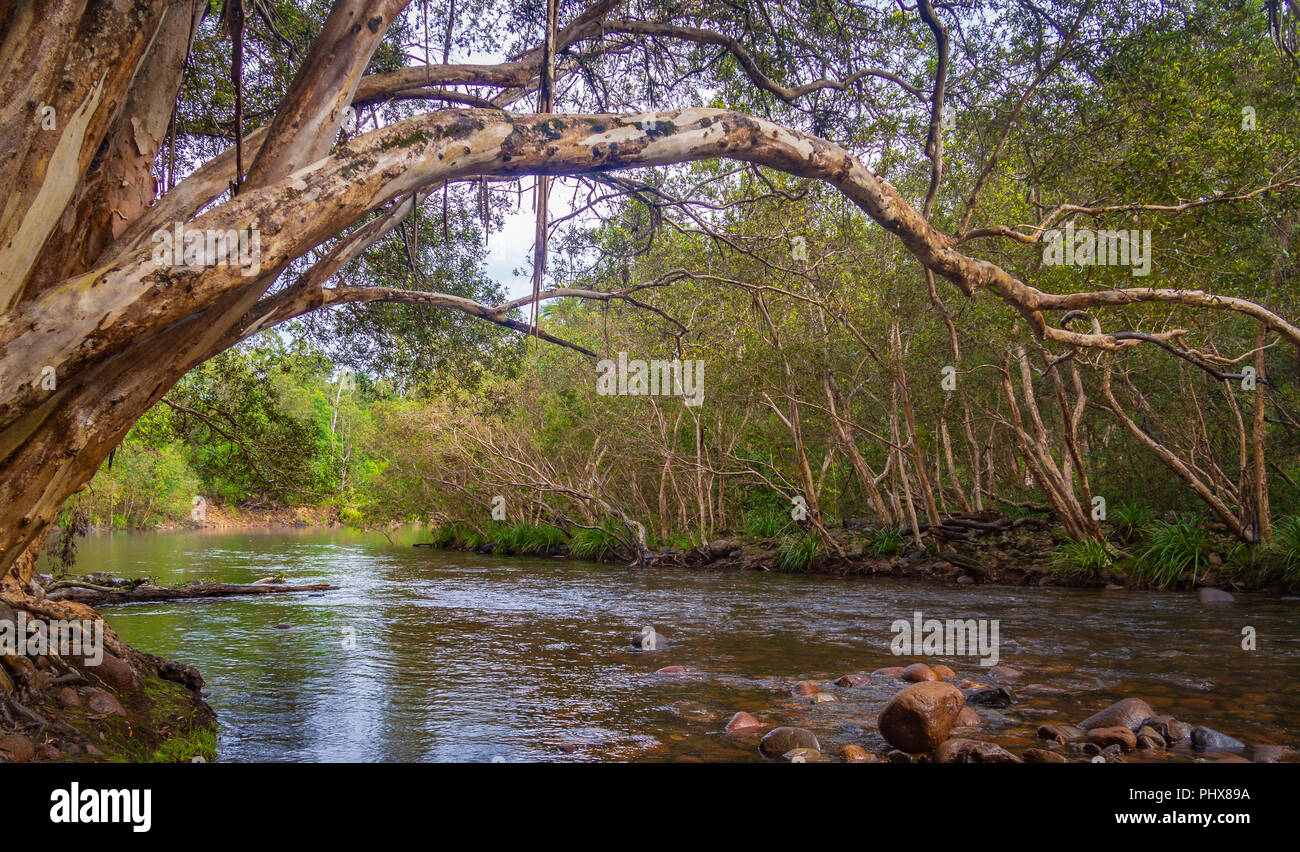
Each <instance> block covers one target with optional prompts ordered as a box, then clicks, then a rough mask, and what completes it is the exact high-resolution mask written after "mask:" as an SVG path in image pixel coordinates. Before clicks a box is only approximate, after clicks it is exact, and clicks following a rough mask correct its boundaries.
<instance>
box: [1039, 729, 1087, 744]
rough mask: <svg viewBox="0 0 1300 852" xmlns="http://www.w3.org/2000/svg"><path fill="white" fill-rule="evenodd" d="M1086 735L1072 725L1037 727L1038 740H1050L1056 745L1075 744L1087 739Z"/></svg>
mask: <svg viewBox="0 0 1300 852" xmlns="http://www.w3.org/2000/svg"><path fill="white" fill-rule="evenodd" d="M1087 736H1088V735H1087V734H1086V733H1084V732H1083V730H1082V729H1080V728H1076V727H1075V726H1074V725H1039V726H1038V737H1039V739H1044V740H1051V741H1052V742H1057V743H1077V742H1080V741H1081V740H1084V739H1086V738H1087Z"/></svg>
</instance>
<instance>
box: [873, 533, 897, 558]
mask: <svg viewBox="0 0 1300 852" xmlns="http://www.w3.org/2000/svg"><path fill="white" fill-rule="evenodd" d="M902 546H903V531H902V530H898V529H894V528H893V527H886V528H884V529H879V530H873V531H872V533H871V535H870V536H869V537H868V538H867V550H868V551H869V552H871V553H873V554H875V555H876V556H893V555H894V554H895V553H897V552H898V550H899V548H901V547H902Z"/></svg>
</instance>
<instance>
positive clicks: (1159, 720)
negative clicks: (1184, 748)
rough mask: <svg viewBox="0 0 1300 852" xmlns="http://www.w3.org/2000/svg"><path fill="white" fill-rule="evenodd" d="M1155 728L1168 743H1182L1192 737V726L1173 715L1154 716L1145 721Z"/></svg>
mask: <svg viewBox="0 0 1300 852" xmlns="http://www.w3.org/2000/svg"><path fill="white" fill-rule="evenodd" d="M1144 724H1146V725H1149V726H1150V727H1152V728H1154V729H1155V732H1156V733H1157V734H1159V735H1160V736H1161V737H1162V738H1163V739H1164V740H1165V742H1166V743H1168V744H1169V745H1173V744H1174V743H1181V742H1185V741H1187V740H1190V739H1191V738H1192V726H1191V725H1189V724H1187V723H1186V722H1180V721H1178V720H1177V719H1175V718H1174V717H1173V716H1152V717H1151V718H1150V719H1147V720H1146V722H1145V723H1144Z"/></svg>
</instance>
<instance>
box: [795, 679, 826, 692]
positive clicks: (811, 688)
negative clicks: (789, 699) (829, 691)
mask: <svg viewBox="0 0 1300 852" xmlns="http://www.w3.org/2000/svg"><path fill="white" fill-rule="evenodd" d="M791 692H792V693H794V694H795V695H802V696H809V695H816V694H817V693H819V692H821V688H820V687H819V686H817V684H815V683H813V682H812V681H807V680H801V681H799V682H798V683H796V684H795V685H794V689H792V690H791Z"/></svg>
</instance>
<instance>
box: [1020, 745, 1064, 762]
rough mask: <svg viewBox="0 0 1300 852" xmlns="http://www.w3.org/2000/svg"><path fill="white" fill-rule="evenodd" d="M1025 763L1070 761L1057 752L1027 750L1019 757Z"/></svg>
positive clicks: (1037, 749)
mask: <svg viewBox="0 0 1300 852" xmlns="http://www.w3.org/2000/svg"><path fill="white" fill-rule="evenodd" d="M1021 757H1022V758H1023V759H1024V761H1025V763H1069V762H1070V760H1069V758H1067V757H1066V756H1065V755H1063V754H1060V753H1059V752H1055V751H1049V750H1047V749H1045V748H1027V749H1025V753H1024V754H1023V755H1021Z"/></svg>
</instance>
